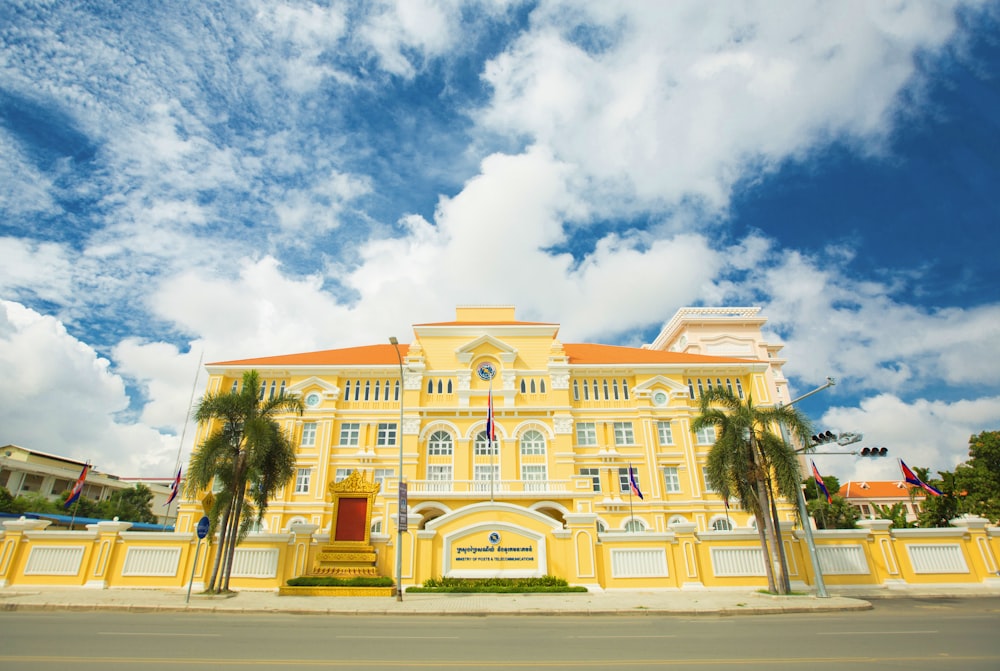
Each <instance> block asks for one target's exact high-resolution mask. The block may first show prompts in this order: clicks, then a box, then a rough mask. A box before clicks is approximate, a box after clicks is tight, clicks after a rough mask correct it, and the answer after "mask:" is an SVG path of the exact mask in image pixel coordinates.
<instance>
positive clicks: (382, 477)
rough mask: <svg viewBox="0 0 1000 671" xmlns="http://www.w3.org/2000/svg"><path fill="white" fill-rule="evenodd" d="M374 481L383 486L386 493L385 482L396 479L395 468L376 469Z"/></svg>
mask: <svg viewBox="0 0 1000 671" xmlns="http://www.w3.org/2000/svg"><path fill="white" fill-rule="evenodd" d="M372 477H373V478H374V481H375V482H377V483H379V484H380V485H382V489H381V491H383V492H384V491H385V481H386V480H395V479H396V469H395V468H376V469H375V472H374V474H373V476H372Z"/></svg>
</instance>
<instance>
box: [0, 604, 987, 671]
mask: <svg viewBox="0 0 1000 671" xmlns="http://www.w3.org/2000/svg"><path fill="white" fill-rule="evenodd" d="M874 603H875V608H874V610H871V611H863V612H851V613H815V614H806V615H802V614H799V615H760V616H758V615H743V616H733V617H719V616H698V617H689V616H686V617H680V616H669V615H646V616H644V615H623V616H575V615H574V616H570V615H566V616H519V615H503V616H489V617H468V616H451V615H447V616H426V617H425V616H384V615H383V616H356V615H323V616H318V615H307V616H301V615H282V614H274V615H231V614H222V613H216V614H195V613H139V614H135V613H132V614H129V613H115V612H100V611H94V612H11V613H0V669H3V670H4V671H22V670H32V671H37V670H45V669H56V668H59V669H74V670H75V669H79V670H80V671H89V670H91V669H96V668H102V669H142V670H150V671H157V670H159V669H177V668H179V667H183V668H184V669H192V670H201V669H215V670H216V671H219V670H223V669H228V668H235V669H261V670H270V669H322V668H329V669H371V670H380V669H387V670H388V669H392V670H399V669H428V668H430V669H484V668H486V669H615V670H618V671H621V670H622V669H645V668H655V667H662V668H668V669H681V670H683V669H775V668H779V669H781V668H788V669H809V670H810V671H815V670H824V669H838V670H843V669H876V670H878V669H906V670H907V671H920V670H922V669H928V670H930V669H933V670H934V671H941V670H942V669H961V670H963V671H965V670H969V671H972V670H977V669H982V670H988V671H997V670H998V669H1000V626H998V625H1000V598H995V597H989V598H968V599H950V598H926V599H887V600H882V601H876V602H874Z"/></svg>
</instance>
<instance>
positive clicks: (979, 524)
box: [948, 517, 1000, 585]
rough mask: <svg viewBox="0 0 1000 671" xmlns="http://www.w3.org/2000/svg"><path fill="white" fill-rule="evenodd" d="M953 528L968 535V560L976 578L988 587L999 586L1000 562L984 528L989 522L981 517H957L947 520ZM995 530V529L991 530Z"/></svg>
mask: <svg viewBox="0 0 1000 671" xmlns="http://www.w3.org/2000/svg"><path fill="white" fill-rule="evenodd" d="M948 523H949V524H951V526H953V527H958V528H960V529H965V530H966V531H967V532H968V534H969V558H970V559H971V560H972V566H973V570H974V571H975V572H976V575H977V577H979V579H980V580H982V581H983V582H984V583H985V584H988V585H997V584H1000V562H998V561H997V554H996V553H995V552H994V551H993V548H992V547H991V546H990V539H989V536H988V535H987V529H986V527H987V526H989V524H990V521H989V520H988V519H985V518H983V517H958V518H956V519H953V520H948ZM993 530H996V527H994V528H993Z"/></svg>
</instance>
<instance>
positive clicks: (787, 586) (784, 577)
mask: <svg viewBox="0 0 1000 671" xmlns="http://www.w3.org/2000/svg"><path fill="white" fill-rule="evenodd" d="M767 491H768V494H769V496H770V499H771V520H772V524H774V531H775V538H776V540H777V542H778V566H779V567H780V573H779V575H778V577H777V583H778V584H779V585H781V590H780V593H781V594H791V592H792V583H791V580H790V579H789V577H788V559H786V558H785V545H784V543H782V542H781V521H780V520H779V519H778V506H776V505H775V503H774V489H773V488H772V487H771V481H770V479H768V482H767Z"/></svg>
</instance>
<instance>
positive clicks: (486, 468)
mask: <svg viewBox="0 0 1000 671" xmlns="http://www.w3.org/2000/svg"><path fill="white" fill-rule="evenodd" d="M472 478H473V480H475V482H474V483H473V489H474V490H475V491H477V492H488V491H490V486H491V485H492V486H493V488H494V489H497V488H499V486H500V465H499V464H493V465H492V466H491V465H490V464H476V465H475V466H474V467H473V471H472Z"/></svg>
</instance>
